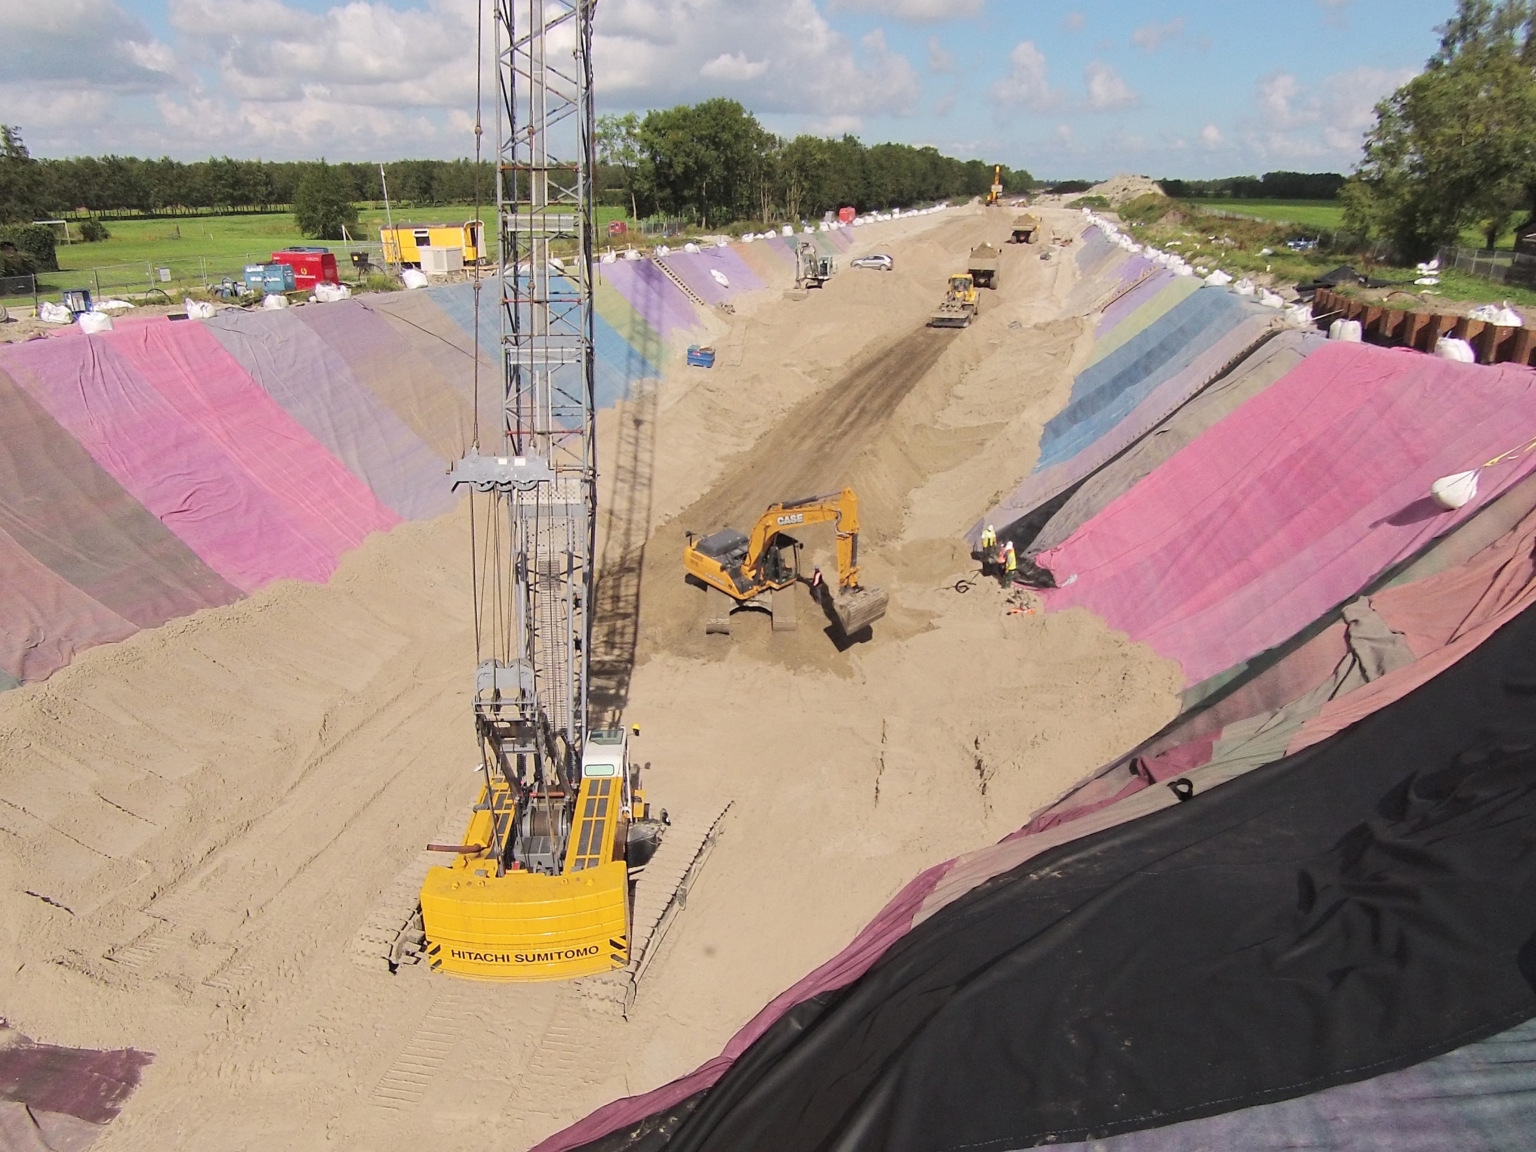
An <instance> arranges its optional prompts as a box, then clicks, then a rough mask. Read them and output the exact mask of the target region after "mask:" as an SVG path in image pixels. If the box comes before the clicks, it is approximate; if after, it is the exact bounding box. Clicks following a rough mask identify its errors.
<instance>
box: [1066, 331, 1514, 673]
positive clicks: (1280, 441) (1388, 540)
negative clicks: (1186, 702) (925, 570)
mask: <svg viewBox="0 0 1536 1152" xmlns="http://www.w3.org/2000/svg"><path fill="white" fill-rule="evenodd" d="M1533 435H1536V371H1533V370H1532V369H1530V368H1525V367H1516V366H1512V365H1499V366H1496V367H1485V366H1482V365H1476V364H1455V363H1452V362H1450V361H1446V360H1440V359H1438V358H1436V357H1431V356H1418V355H1405V354H1401V353H1395V352H1391V351H1387V350H1384V349H1380V348H1375V347H1372V346H1370V345H1365V344H1344V343H1333V344H1328V345H1326V346H1324V347H1323V348H1321V349H1319V350H1318V351H1317V352H1315V353H1313V354H1312V355H1311V356H1309V357H1308V358H1307V359H1306V360H1305V361H1303V362H1302V363H1301V364H1300V365H1299V366H1298V367H1297V368H1296V369H1295V370H1294V371H1292V372H1290V373H1289V374H1287V375H1286V376H1285V377H1283V378H1282V379H1281V380H1279V381H1277V382H1276V383H1275V384H1273V385H1271V386H1270V387H1269V388H1268V389H1266V390H1265V391H1264V392H1262V393H1261V394H1260V395H1258V396H1256V397H1254V398H1253V399H1252V400H1250V401H1249V402H1248V403H1247V404H1245V405H1243V407H1241V408H1239V409H1238V410H1237V411H1236V412H1234V413H1233V414H1232V415H1230V416H1228V417H1227V418H1226V419H1224V420H1222V421H1220V422H1219V423H1217V424H1216V425H1214V426H1213V427H1212V428H1210V429H1208V430H1207V431H1206V432H1205V433H1204V434H1203V435H1202V436H1200V437H1199V438H1198V439H1197V440H1195V441H1194V442H1193V443H1192V444H1190V445H1189V446H1188V447H1187V448H1185V449H1184V450H1183V451H1182V452H1180V453H1178V454H1177V455H1176V456H1174V457H1173V458H1172V459H1171V460H1169V461H1167V462H1166V463H1165V464H1163V465H1162V466H1161V467H1160V468H1158V469H1157V470H1156V471H1154V472H1153V473H1152V474H1151V475H1149V476H1148V477H1146V478H1145V479H1144V480H1143V481H1142V482H1141V483H1140V484H1138V485H1137V486H1136V487H1135V488H1133V489H1131V490H1130V491H1129V492H1127V493H1125V494H1124V495H1122V496H1121V497H1119V498H1118V499H1116V500H1115V501H1114V502H1112V503H1111V504H1110V505H1109V506H1108V507H1106V508H1105V509H1104V511H1103V512H1101V513H1100V514H1099V515H1098V516H1096V517H1094V518H1093V519H1092V520H1090V521H1088V523H1087V524H1085V525H1084V526H1083V527H1082V528H1081V529H1080V530H1079V531H1078V532H1076V533H1075V534H1073V535H1072V536H1071V537H1069V538H1068V539H1067V540H1066V541H1065V542H1064V543H1063V544H1061V545H1059V546H1058V547H1056V548H1054V549H1051V550H1049V551H1047V552H1043V553H1041V554H1040V556H1039V557H1038V561H1039V563H1040V564H1042V565H1043V566H1044V567H1046V568H1048V569H1049V570H1050V571H1051V572H1052V574H1053V575H1054V576H1055V578H1056V581H1057V583H1058V585H1060V587H1058V588H1056V589H1052V590H1050V591H1047V592H1046V593H1045V594H1044V599H1045V603H1046V607H1047V608H1048V609H1049V610H1051V611H1061V610H1063V609H1066V608H1071V607H1079V606H1081V607H1086V608H1088V609H1089V610H1090V611H1093V612H1095V613H1097V614H1098V615H1100V616H1102V617H1103V618H1104V619H1105V620H1106V621H1108V622H1109V623H1110V625H1111V626H1112V627H1114V628H1117V629H1120V630H1122V631H1124V632H1126V633H1128V634H1129V635H1130V637H1131V638H1132V639H1133V640H1137V641H1143V642H1146V643H1148V644H1150V645H1151V646H1152V648H1153V649H1154V650H1156V651H1157V652H1159V653H1161V654H1162V655H1164V656H1167V657H1169V658H1171V659H1174V660H1177V661H1178V662H1179V664H1180V665H1181V666H1182V667H1183V669H1184V675H1185V683H1186V685H1189V684H1197V683H1199V682H1200V681H1202V680H1205V679H1206V678H1207V677H1209V676H1211V675H1213V674H1215V673H1217V672H1220V671H1222V670H1223V669H1226V668H1229V667H1231V666H1232V665H1234V664H1237V663H1239V662H1240V661H1242V660H1246V659H1248V658H1249V657H1251V656H1254V655H1256V654H1257V653H1259V652H1262V651H1264V650H1266V649H1268V648H1272V647H1274V646H1275V645H1276V644H1278V643H1280V642H1281V641H1283V640H1285V639H1287V638H1288V637H1290V636H1293V635H1295V633H1296V632H1297V631H1299V630H1300V629H1301V628H1302V627H1303V626H1304V625H1306V624H1307V623H1309V622H1310V621H1312V620H1315V619H1317V618H1318V617H1320V616H1321V615H1323V613H1325V612H1326V611H1328V610H1329V609H1330V608H1332V607H1333V606H1334V605H1336V604H1339V603H1341V602H1343V601H1344V600H1345V599H1347V598H1348V597H1350V596H1352V595H1354V594H1355V593H1357V592H1358V591H1359V590H1360V589H1361V588H1362V587H1364V586H1365V585H1366V584H1367V583H1368V582H1369V581H1370V580H1371V579H1372V578H1373V577H1374V576H1376V575H1377V574H1378V573H1380V572H1381V571H1383V570H1384V569H1386V568H1387V567H1389V566H1390V565H1392V564H1394V563H1397V562H1398V561H1400V560H1403V559H1405V558H1406V557H1408V556H1411V555H1412V554H1413V553H1414V552H1416V551H1417V550H1418V549H1419V548H1420V547H1422V546H1423V545H1424V544H1425V543H1427V542H1428V541H1429V540H1431V539H1433V538H1434V537H1436V536H1439V535H1441V534H1443V533H1444V532H1446V531H1448V530H1449V529H1450V528H1452V527H1454V526H1455V525H1457V524H1459V523H1461V522H1462V521H1464V520H1465V519H1467V518H1468V517H1469V516H1471V515H1472V514H1473V513H1475V512H1476V510H1477V509H1478V508H1479V507H1481V506H1482V504H1484V503H1486V502H1487V501H1488V500H1490V499H1492V498H1493V497H1494V496H1496V495H1498V494H1499V493H1500V492H1502V491H1504V490H1505V489H1506V488H1508V487H1509V486H1510V485H1512V484H1514V483H1515V482H1516V481H1518V480H1519V479H1520V478H1521V477H1523V476H1524V475H1526V474H1527V473H1528V472H1530V471H1531V469H1532V467H1533V466H1536V454H1531V453H1527V454H1524V455H1521V456H1518V457H1516V458H1514V459H1512V460H1509V461H1506V462H1504V463H1502V464H1499V465H1496V466H1494V467H1492V468H1489V469H1487V470H1485V471H1484V473H1483V475H1482V479H1481V490H1480V492H1479V495H1478V497H1477V499H1475V500H1473V501H1472V502H1471V503H1469V504H1468V505H1467V506H1466V507H1464V508H1462V509H1459V510H1457V511H1454V512H1451V511H1446V510H1444V509H1442V508H1440V507H1439V505H1437V504H1436V503H1435V502H1434V501H1433V500H1432V499H1431V498H1430V496H1429V488H1430V485H1431V484H1432V483H1433V482H1434V481H1435V480H1436V479H1437V478H1439V477H1441V476H1444V475H1447V474H1449V473H1453V472H1460V471H1463V470H1466V469H1469V468H1475V467H1477V466H1479V465H1480V464H1482V463H1484V462H1485V461H1487V460H1489V459H1490V458H1492V457H1494V456H1496V455H1498V454H1500V453H1502V452H1506V451H1509V450H1510V449H1512V448H1515V447H1518V446H1519V445H1520V444H1522V443H1523V442H1525V441H1527V440H1529V439H1530V438H1531V437H1532V436H1533Z"/></svg>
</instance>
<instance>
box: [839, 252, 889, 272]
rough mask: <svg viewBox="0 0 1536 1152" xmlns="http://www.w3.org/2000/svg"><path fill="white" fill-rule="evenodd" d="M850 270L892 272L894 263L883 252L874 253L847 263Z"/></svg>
mask: <svg viewBox="0 0 1536 1152" xmlns="http://www.w3.org/2000/svg"><path fill="white" fill-rule="evenodd" d="M848 266H849V267H850V268H874V269H876V270H878V271H880V272H894V271H895V270H896V261H894V260H892V259H891V258H890V257H889V256H887V255H886V254H885V253H884V252H875V253H872V254H870V255H868V256H860V257H858V258H857V259H854V260H850V261H848Z"/></svg>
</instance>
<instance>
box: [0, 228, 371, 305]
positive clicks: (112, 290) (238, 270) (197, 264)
mask: <svg viewBox="0 0 1536 1152" xmlns="http://www.w3.org/2000/svg"><path fill="white" fill-rule="evenodd" d="M333 251H335V253H336V263H337V272H338V273H339V274H340V276H341V278H342V279H343V280H351V279H355V278H357V276H358V273H359V271H360V269H359V267H358V265H357V263H356V262H355V261H354V260H353V259H352V253H354V252H358V253H363V254H365V255H366V256H367V258H368V265H369V268H370V269H371V270H372V271H383V270H384V245H383V244H381V243H380V242H378V241H376V240H364V241H359V242H357V243H351V244H345V245H336V246H335V247H334V248H333ZM271 260H272V249H270V248H267V249H264V250H262V251H258V252H247V253H245V254H244V255H241V256H190V257H181V258H172V259H169V260H156V261H143V262H137V261H136V262H134V263H131V264H106V265H101V266H99V267H95V268H78V269H74V270H73V271H67V272H42V273H39V274H38V275H36V276H31V275H28V276H7V277H0V301H4V302H6V303H9V304H11V305H18V304H22V303H23V302H28V303H32V304H36V303H37V302H38V301H39V300H54V301H57V300H58V299H59V297H60V295H61V294H62V293H63V292H64V291H65V290H66V289H71V288H88V289H89V290H90V292H91V295H92V296H93V297H94V298H95V299H97V300H107V299H111V298H112V297H113V296H126V297H145V296H150V297H154V298H157V299H158V296H159V293H164V294H165V295H166V296H167V297H169V298H171V299H172V300H175V299H177V298H178V297H179V296H181V295H183V294H185V293H187V292H193V291H197V290H202V291H216V290H218V289H219V288H220V287H221V286H222V285H224V284H225V283H226V282H228V283H229V284H232V285H238V284H241V283H243V282H244V279H245V267H246V265H247V264H268V263H271Z"/></svg>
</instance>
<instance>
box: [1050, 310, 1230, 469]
mask: <svg viewBox="0 0 1536 1152" xmlns="http://www.w3.org/2000/svg"><path fill="white" fill-rule="evenodd" d="M1245 314H1246V313H1245V308H1244V304H1243V300H1242V297H1240V296H1237V295H1234V294H1233V293H1231V292H1228V291H1227V290H1226V289H1225V288H1201V289H1200V290H1199V291H1197V292H1195V293H1194V294H1193V295H1192V296H1190V297H1189V298H1188V299H1187V300H1184V301H1182V302H1180V303H1179V304H1178V306H1177V307H1175V308H1173V309H1172V310H1171V311H1169V313H1168V314H1167V315H1166V316H1162V317H1160V318H1158V319H1157V320H1155V321H1154V322H1153V323H1152V324H1150V325H1148V326H1147V328H1146V329H1145V330H1144V331H1142V332H1140V333H1138V334H1137V335H1135V336H1134V337H1132V338H1131V339H1130V340H1128V341H1126V342H1125V343H1124V344H1122V345H1121V346H1120V347H1119V348H1117V349H1115V350H1114V351H1113V352H1111V353H1110V354H1109V355H1108V356H1106V357H1104V359H1102V360H1100V361H1099V362H1098V363H1097V364H1093V365H1090V366H1089V367H1088V368H1085V369H1084V370H1083V371H1082V372H1080V373H1078V376H1077V379H1076V380H1075V381H1073V383H1072V395H1071V397H1070V398H1069V399H1068V401H1067V406H1066V407H1065V408H1063V409H1062V410H1061V411H1060V412H1058V413H1057V414H1056V415H1055V416H1053V417H1052V418H1051V420H1050V422H1049V423H1048V424H1046V426H1045V429H1044V431H1043V432H1041V434H1040V459H1039V460H1038V461H1037V462H1036V464H1035V468H1034V471H1036V472H1039V471H1041V470H1043V469H1045V468H1048V467H1050V466H1051V465H1053V464H1059V463H1060V462H1062V461H1063V460H1068V459H1070V458H1071V457H1073V456H1075V455H1076V454H1077V453H1079V452H1081V451H1082V450H1083V449H1084V448H1086V447H1088V445H1090V444H1092V443H1093V442H1094V441H1095V440H1097V439H1098V438H1099V437H1100V436H1102V435H1104V433H1106V432H1107V431H1109V429H1111V428H1112V427H1114V426H1115V424H1117V423H1118V422H1119V421H1121V420H1123V419H1124V418H1125V417H1126V415H1127V414H1128V413H1129V412H1130V411H1131V410H1132V409H1133V408H1135V407H1136V405H1137V404H1139V403H1141V401H1142V400H1143V399H1144V398H1145V397H1146V395H1147V394H1148V393H1149V392H1151V391H1152V390H1153V389H1154V388H1156V387H1157V386H1158V385H1159V384H1161V383H1162V382H1163V381H1165V380H1167V379H1168V378H1169V377H1171V376H1172V375H1174V374H1175V373H1176V372H1179V371H1181V370H1182V369H1184V368H1187V367H1188V366H1189V365H1190V363H1191V362H1192V361H1193V360H1194V359H1195V358H1196V357H1197V356H1199V355H1200V354H1201V353H1202V352H1204V351H1205V350H1206V349H1207V348H1209V347H1210V346H1211V345H1212V344H1214V343H1216V341H1217V340H1219V339H1220V338H1221V337H1222V336H1223V335H1224V334H1225V333H1226V332H1228V331H1230V330H1231V329H1232V328H1234V327H1236V326H1237V324H1239V323H1240V322H1241V321H1242V319H1243V318H1244V315H1245Z"/></svg>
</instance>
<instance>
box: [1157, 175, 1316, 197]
mask: <svg viewBox="0 0 1536 1152" xmlns="http://www.w3.org/2000/svg"><path fill="white" fill-rule="evenodd" d="M1344 179H1345V178H1344V177H1343V176H1341V175H1340V174H1339V173H1337V172H1266V173H1264V175H1262V176H1226V177H1223V178H1222V179H1220V180H1159V181H1158V183H1159V184H1161V185H1162V186H1163V191H1164V192H1166V193H1168V195H1170V196H1172V197H1174V198H1175V199H1178V200H1219V199H1232V200H1333V199H1336V198H1337V197H1338V195H1339V189H1341V188H1343V187H1344Z"/></svg>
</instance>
